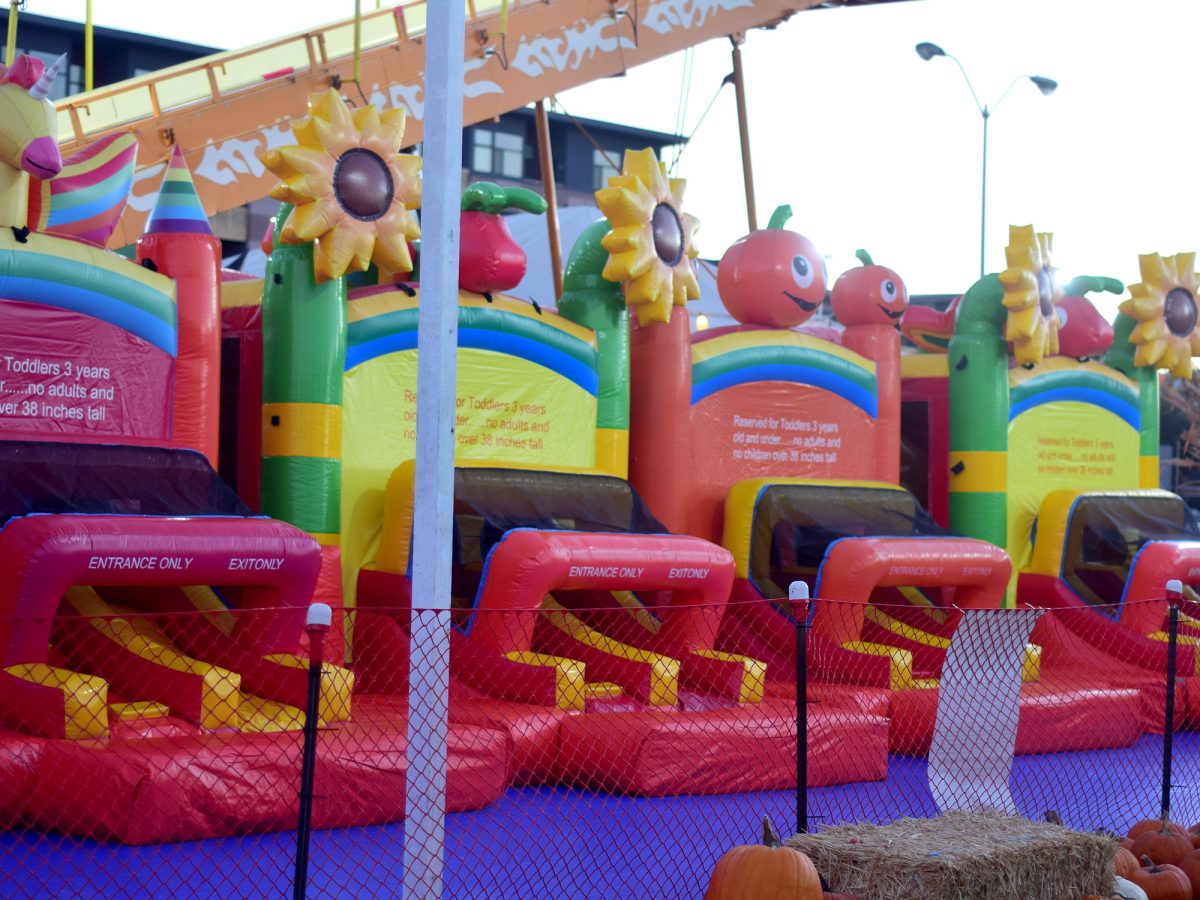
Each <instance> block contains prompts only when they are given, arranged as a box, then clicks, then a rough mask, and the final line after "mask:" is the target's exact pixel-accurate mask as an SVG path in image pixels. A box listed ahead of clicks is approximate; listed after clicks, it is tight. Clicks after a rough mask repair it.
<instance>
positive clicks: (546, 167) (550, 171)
mask: <svg viewBox="0 0 1200 900" xmlns="http://www.w3.org/2000/svg"><path fill="white" fill-rule="evenodd" d="M534 111H535V119H536V120H537V145H538V167H539V168H540V169H541V170H542V192H543V193H544V194H545V195H546V235H547V237H549V239H550V270H551V272H552V273H553V275H554V302H555V303H557V302H558V300H559V298H560V297H562V293H563V273H562V238H561V237H560V236H559V233H558V188H557V186H556V185H555V181H554V155H553V153H552V152H551V149H550V117H549V116H547V115H546V101H545V100H539V101H538V102H537V104H536V105H535V107H534Z"/></svg>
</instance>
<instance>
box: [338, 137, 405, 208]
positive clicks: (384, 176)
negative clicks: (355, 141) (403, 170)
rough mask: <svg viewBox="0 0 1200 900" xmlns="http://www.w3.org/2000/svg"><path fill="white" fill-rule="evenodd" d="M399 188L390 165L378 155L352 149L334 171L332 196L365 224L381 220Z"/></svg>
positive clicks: (368, 151)
mask: <svg viewBox="0 0 1200 900" xmlns="http://www.w3.org/2000/svg"><path fill="white" fill-rule="evenodd" d="M395 193H396V186H395V185H394V184H393V183H392V173H391V171H390V170H389V169H388V166H387V163H386V162H384V161H383V159H382V158H381V157H380V156H379V155H378V154H376V153H372V152H371V151H370V150H364V149H363V148H362V147H353V148H351V149H350V150H347V151H346V152H345V153H343V154H342V155H341V156H339V157H338V161H337V165H335V166H334V168H333V195H334V196H335V197H336V198H337V201H338V203H339V204H341V207H342V209H344V210H345V211H346V212H348V213H349V214H350V215H352V216H354V218H356V219H361V220H362V221H364V222H372V221H374V220H375V219H378V218H379V217H381V216H382V215H383V214H384V213H386V212H387V211H388V207H390V206H391V205H392V197H393V196H394V195H395Z"/></svg>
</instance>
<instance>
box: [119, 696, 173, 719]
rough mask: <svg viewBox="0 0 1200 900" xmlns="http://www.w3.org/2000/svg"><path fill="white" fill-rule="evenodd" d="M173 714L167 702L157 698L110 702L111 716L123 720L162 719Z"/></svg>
mask: <svg viewBox="0 0 1200 900" xmlns="http://www.w3.org/2000/svg"><path fill="white" fill-rule="evenodd" d="M170 714H171V708H170V707H169V706H167V704H165V703H159V702H157V701H155V700H133V701H130V702H129V703H110V704H109V705H108V715H109V718H112V719H117V720H118V721H121V722H133V721H134V720H136V719H162V718H165V717H166V716H169V715H170Z"/></svg>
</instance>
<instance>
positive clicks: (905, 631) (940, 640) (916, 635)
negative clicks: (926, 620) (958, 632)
mask: <svg viewBox="0 0 1200 900" xmlns="http://www.w3.org/2000/svg"><path fill="white" fill-rule="evenodd" d="M863 612H864V616H865V618H866V620H867V621H868V622H874V623H875V624H876V625H878V626H880V627H881V628H886V629H887V630H888V631H890V632H891V633H892V634H894V635H896V636H898V637H902V638H904V639H905V640H909V641H912V642H913V643H914V644H921V645H923V646H925V647H936V648H938V649H939V650H945V649H946V648H947V647H949V646H950V638H944V637H941V636H940V635H936V634H930V633H929V632H927V631H921V629H919V628H915V627H913V626H912V625H908V624H907V623H905V622H901V621H899V620H897V619H893V618H892V617H891V616H889V615H888V614H887V613H885V612H884V611H883V610H881V609H878V608H876V607H874V606H868V607H867V608H866V609H865V610H864V611H863Z"/></svg>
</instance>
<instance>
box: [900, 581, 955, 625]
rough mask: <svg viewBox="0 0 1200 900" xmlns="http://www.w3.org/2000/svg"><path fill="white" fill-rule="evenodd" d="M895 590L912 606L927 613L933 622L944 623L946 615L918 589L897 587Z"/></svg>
mask: <svg viewBox="0 0 1200 900" xmlns="http://www.w3.org/2000/svg"><path fill="white" fill-rule="evenodd" d="M896 590H898V591H899V592H900V596H902V597H903V598H904V599H905V600H907V601H908V602H909V603H911V604H912V605H913V606H918V607H920V608H921V609H923V610H925V611H926V612H927V613H929V617H930V618H931V619H933V620H934V621H935V622H939V623H941V622H945V621H946V614H945V613H944V612H942V611H941V609H939V608H938V606H937V604H936V603H934V602H933V601H932V600H930V599H929V598H928V597H926V596H925V592H924V591H922V590H921V589H920V588H915V587H899V588H897V589H896Z"/></svg>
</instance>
